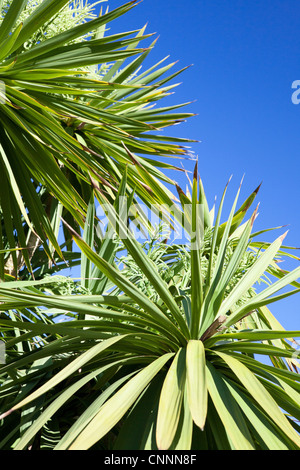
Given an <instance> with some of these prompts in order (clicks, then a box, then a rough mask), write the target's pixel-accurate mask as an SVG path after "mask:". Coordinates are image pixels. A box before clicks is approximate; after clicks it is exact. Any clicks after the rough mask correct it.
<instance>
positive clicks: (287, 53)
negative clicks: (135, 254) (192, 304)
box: [103, 0, 300, 329]
mask: <svg viewBox="0 0 300 470" xmlns="http://www.w3.org/2000/svg"><path fill="white" fill-rule="evenodd" d="M123 3H125V0H124V1H122V0H121V1H119V0H109V1H108V2H104V3H103V6H104V7H105V6H106V5H109V8H110V10H112V9H114V8H116V7H117V6H119V5H122V4H123ZM298 8H299V2H297V1H296V0H284V1H283V0H260V1H258V0H251V1H245V0H185V1H184V2H183V1H179V0H178V1H177V0H143V1H142V2H141V3H140V4H139V5H137V6H136V7H135V8H133V10H131V11H130V12H129V13H127V14H126V15H125V16H123V17H121V18H119V19H118V20H115V21H114V22H113V23H111V24H110V27H111V32H121V31H130V30H133V29H138V28H141V27H142V26H144V24H145V23H148V26H147V30H146V31H147V32H156V33H157V35H158V36H159V40H158V42H157V43H156V46H155V48H154V49H153V50H152V51H151V53H150V54H149V56H148V59H147V60H148V62H147V64H149V65H153V64H155V63H156V62H158V61H159V60H160V59H162V58H164V57H165V56H167V55H170V58H169V61H170V62H173V61H177V60H178V61H179V62H178V64H177V65H176V66H175V67H177V68H182V67H185V66H187V65H190V64H193V66H192V67H190V68H189V69H188V70H186V71H185V72H184V73H183V74H182V75H180V76H179V78H178V77H177V79H176V82H178V81H180V82H182V84H181V85H180V86H179V87H177V88H176V89H175V94H174V95H172V97H169V98H168V99H166V100H165V105H167V104H171V103H174V104H175V103H180V102H187V101H194V100H196V101H195V102H193V103H192V104H191V105H189V106H188V107H186V108H185V109H186V110H187V111H190V112H193V113H196V114H197V116H195V117H193V118H190V119H189V120H188V121H187V122H186V123H183V124H181V125H179V126H175V127H174V128H173V129H169V130H168V134H170V135H174V136H180V137H188V138H191V139H197V140H199V141H201V142H200V143H197V144H192V150H193V151H194V153H195V155H197V156H198V159H199V172H200V175H201V177H202V180H203V183H204V187H205V190H206V194H207V197H208V200H209V204H210V205H211V206H212V205H213V202H214V199H215V196H217V198H218V199H217V200H220V197H221V195H222V192H223V189H224V187H225V184H226V183H227V181H228V178H229V177H230V175H233V178H232V180H231V184H230V187H229V191H228V196H227V205H225V210H226V209H227V211H228V210H229V208H230V205H231V203H232V202H233V198H234V196H235V193H236V191H237V188H238V186H239V183H240V180H241V178H242V177H243V175H244V174H245V177H244V182H243V187H242V192H241V202H242V201H243V199H245V198H246V197H247V196H248V195H249V193H250V192H252V191H253V190H254V189H255V188H256V187H257V186H258V184H259V183H261V182H263V184H262V187H261V189H260V192H259V194H258V197H257V201H259V202H260V208H259V217H258V219H257V221H256V224H255V231H256V230H261V229H264V228H270V227H277V226H280V225H286V224H288V225H289V227H288V229H289V233H288V235H287V237H286V239H285V242H286V244H287V245H290V246H300V236H299V232H300V231H299V228H300V221H299V208H298V206H299V196H300V190H299V170H300V163H299V150H300V132H299V128H300V104H299V105H296V104H293V102H292V99H291V98H292V94H293V92H295V90H294V89H292V83H293V82H294V81H295V80H300V55H299V49H300V47H299V46H300V34H299V31H300V16H299V14H298ZM299 98H300V94H299ZM161 104H163V102H161ZM193 165H194V164H193V163H191V162H187V163H186V164H185V166H186V168H187V169H189V170H192V169H193ZM171 176H172V177H173V178H174V179H176V180H177V181H178V182H179V184H181V185H182V186H184V185H185V183H186V180H185V179H184V178H183V177H182V176H181V175H180V174H178V175H177V174H174V173H172V175H171ZM285 230H287V228H284V229H281V230H278V231H275V232H271V233H269V234H267V235H266V236H264V238H261V239H263V240H266V241H272V240H273V239H275V238H276V237H277V236H279V235H281V234H282V233H283V232H284V231H285ZM295 254H298V255H299V256H300V251H297V252H295ZM298 264H299V263H298ZM296 265H297V263H296V264H295V263H288V264H286V263H285V264H283V267H286V268H291V267H296ZM272 312H273V313H274V314H275V315H277V316H278V318H279V320H280V321H281V322H282V324H283V325H284V326H285V327H286V328H288V329H300V315H299V294H298V296H295V297H292V298H290V299H288V300H284V301H282V302H281V303H280V304H277V305H274V306H272Z"/></svg>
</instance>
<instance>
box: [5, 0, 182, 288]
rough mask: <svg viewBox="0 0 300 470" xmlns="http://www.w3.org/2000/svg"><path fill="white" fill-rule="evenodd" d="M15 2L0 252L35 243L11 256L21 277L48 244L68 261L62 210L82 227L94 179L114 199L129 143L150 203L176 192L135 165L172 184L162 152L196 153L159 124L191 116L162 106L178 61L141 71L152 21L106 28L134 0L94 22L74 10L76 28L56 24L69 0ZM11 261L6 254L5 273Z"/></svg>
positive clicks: (136, 177) (10, 13)
mask: <svg viewBox="0 0 300 470" xmlns="http://www.w3.org/2000/svg"><path fill="white" fill-rule="evenodd" d="M8 3H9V8H4V9H2V14H3V16H4V18H3V21H2V23H1V26H0V43H1V52H0V81H1V84H2V86H1V92H2V94H1V97H2V99H1V100H0V108H1V113H0V165H1V168H0V178H1V181H0V207H1V215H2V224H1V234H2V235H3V237H4V242H3V241H2V242H1V246H0V249H5V248H8V247H10V248H15V247H17V246H19V247H22V248H26V249H24V250H23V251H22V252H21V253H20V256H19V258H21V259H19V260H18V256H17V254H16V253H15V252H12V254H11V256H10V258H9V260H8V262H6V271H7V272H9V273H11V274H13V275H15V276H17V275H18V272H19V271H20V269H21V267H23V266H24V262H25V263H26V265H27V269H30V260H31V258H32V256H33V253H34V251H35V250H36V247H37V246H40V245H41V244H43V249H44V251H45V253H46V254H47V256H48V258H49V259H50V260H52V259H53V257H54V256H56V255H55V253H57V254H58V255H59V256H60V259H63V255H62V252H61V249H60V247H59V245H58V243H57V234H58V227H59V224H58V221H59V220H60V216H61V215H63V217H64V218H65V219H67V220H68V222H69V224H71V225H72V226H73V227H76V229H77V228H78V227H83V224H84V219H85V215H86V210H87V204H88V201H89V200H90V196H91V192H92V189H93V187H94V186H97V187H99V189H101V190H102V191H103V192H104V193H105V194H107V196H108V197H109V198H110V200H111V201H113V200H114V197H115V194H116V191H117V188H118V184H119V183H118V181H119V180H120V178H121V175H122V173H123V171H124V168H125V165H126V164H128V163H132V159H131V157H130V156H129V155H128V152H127V151H126V149H125V146H126V148H127V149H129V150H130V151H131V152H133V153H134V152H137V153H138V155H136V156H135V164H131V165H130V167H129V174H128V179H129V182H130V184H131V185H132V186H134V187H135V188H136V194H137V196H139V197H140V198H141V199H142V200H144V201H145V202H146V203H148V204H149V203H151V202H157V203H163V202H166V201H165V199H166V198H167V195H168V197H170V192H169V190H167V188H166V187H165V188H164V189H163V190H162V191H161V193H160V194H161V195H162V194H163V195H164V197H163V199H162V200H161V196H158V195H155V194H154V192H153V191H151V188H149V184H148V182H147V181H145V178H143V177H141V175H140V173H139V172H138V171H137V168H136V165H137V164H139V165H141V166H142V167H143V168H145V170H146V171H147V172H149V173H150V174H152V176H153V177H155V178H158V179H159V180H161V181H164V182H171V181H170V180H169V178H167V177H166V176H165V175H164V173H163V172H162V171H161V170H160V167H162V168H171V167H172V165H168V164H167V163H163V162H162V160H161V157H167V156H170V155H172V156H176V155H177V156H178V155H181V156H182V155H185V154H186V153H187V151H188V150H187V149H186V148H184V147H183V146H182V141H181V139H175V138H169V137H167V136H165V135H160V134H159V131H160V130H161V129H162V128H165V127H167V126H170V125H172V124H174V123H176V122H178V121H181V120H182V119H185V118H186V117H188V116H190V113H177V112H176V111H174V110H176V108H178V107H180V106H171V107H163V108H158V107H157V108H153V104H155V103H156V102H158V101H159V100H160V99H161V98H163V97H165V96H166V95H168V92H169V90H170V89H171V88H172V87H174V84H173V85H166V84H167V82H168V81H169V80H171V79H172V78H174V77H175V76H176V75H177V74H178V73H179V72H178V71H177V72H175V73H173V74H172V75H170V76H167V77H164V78H163V77H162V76H163V75H164V74H165V73H166V72H168V71H169V70H170V68H171V67H172V66H173V65H174V64H168V65H161V63H159V64H156V65H154V66H152V67H151V68H150V69H148V70H144V71H141V70H140V67H141V65H142V63H143V62H144V60H145V59H146V57H147V55H148V54H149V52H150V50H151V48H152V47H153V46H154V43H155V41H154V42H152V43H151V44H150V46H148V47H146V48H145V46H144V45H142V47H139V46H140V43H141V42H142V43H143V42H144V41H145V40H146V39H147V38H149V36H151V34H150V35H145V28H142V29H141V30H137V31H128V32H124V33H120V34H112V35H107V34H106V25H109V23H110V22H111V21H113V20H114V19H115V18H118V17H119V16H121V15H123V14H124V13H127V12H128V11H129V10H131V9H132V8H133V7H134V5H135V3H136V2H135V0H134V1H131V2H129V3H127V4H125V5H122V6H120V7H118V8H116V9H115V10H112V11H110V12H109V11H107V12H106V13H105V14H101V15H100V16H99V17H97V18H95V19H91V20H90V21H82V18H81V16H80V15H79V14H77V15H76V14H75V16H74V20H73V22H74V23H75V25H74V26H73V27H70V28H69V29H66V30H61V28H58V27H57V22H58V20H57V18H59V17H60V15H61V17H62V18H65V16H66V12H67V11H68V10H67V9H66V7H68V5H69V3H70V2H69V0H43V1H42V2H38V3H37V6H36V7H35V8H34V9H33V5H32V2H29V3H28V1H27V0H23V1H20V0H14V1H13V2H8ZM77 3H78V2H77ZM80 3H81V2H80ZM75 5H76V2H75ZM73 7H74V5H73ZM79 7H80V5H79V6H78V8H77V10H80V8H79ZM73 9H74V8H73ZM26 12H27V13H26ZM28 15H29V16H28ZM89 15H90V13H89ZM78 16H79V18H78ZM69 17H70V14H69V13H68V15H67V20H68V21H66V24H67V26H68V22H69ZM20 19H23V22H21V20H20ZM77 23H79V24H77ZM70 26H72V25H70ZM87 35H88V39H89V40H86V39H87V37H86V36H87ZM32 38H33V39H32ZM28 44H29V45H28ZM130 58H133V60H131V61H130V60H129V62H128V60H126V59H130ZM91 67H92V69H91ZM150 131H152V132H151V135H148V133H149V132H150ZM150 156H155V157H156V158H155V160H153V159H151V158H149V157H150ZM161 185H162V183H161ZM162 187H163V185H162ZM65 235H66V237H67V239H66V243H67V245H68V248H69V249H70V246H71V241H70V238H68V232H65ZM47 240H49V241H50V245H48V243H47ZM4 258H5V257H4V255H3V254H1V272H0V276H1V278H2V279H3V278H4V266H5V263H4Z"/></svg>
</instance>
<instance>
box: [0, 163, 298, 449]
mask: <svg viewBox="0 0 300 470" xmlns="http://www.w3.org/2000/svg"><path fill="white" fill-rule="evenodd" d="M127 178H128V174H127V172H126V171H125V173H124V176H123V179H122V181H121V184H120V189H119V192H118V196H117V202H118V197H119V198H120V197H121V196H122V197H125V195H126V194H127V193H126V187H127V181H128V180H127ZM95 192H96V193H97V192H98V189H95ZM196 194H197V198H198V185H197V181H196V180H194V188H193V194H192V201H193V202H194V205H195V201H196V200H197V198H196ZM99 199H100V202H101V204H108V199H107V198H106V197H104V196H103V197H102V198H100V197H99ZM132 200H133V199H132V194H131V195H130V196H129V197H128V202H129V204H130V202H132ZM236 203H237V198H235V201H234V204H233V207H232V210H231V211H230V217H229V219H228V220H229V222H228V223H227V225H226V226H225V230H224V232H223V235H222V238H221V240H220V243H219V242H218V240H217V238H216V233H218V229H219V227H220V224H219V220H220V217H219V216H220V214H221V210H218V216H217V225H216V226H215V227H212V228H211V227H207V229H208V230H207V231H206V232H204V234H203V237H202V242H201V243H200V244H196V245H194V244H192V242H193V239H191V244H190V245H188V244H187V245H178V246H176V245H166V244H165V243H160V242H159V241H158V240H156V241H155V243H154V242H153V243H152V244H151V243H150V248H149V250H148V251H147V250H145V246H144V245H141V243H140V242H139V241H138V240H136V239H134V237H132V236H130V233H131V232H130V228H128V227H127V225H126V223H125V222H124V220H123V219H122V218H121V217H120V216H119V214H118V212H117V211H116V207H114V206H113V205H111V207H110V211H109V213H110V222H111V223H112V225H115V226H116V233H118V234H119V235H121V234H123V235H124V234H126V235H127V238H124V239H123V242H124V243H123V245H122V246H123V248H126V255H125V260H126V261H125V265H126V267H125V268H124V267H122V266H120V267H119V266H118V261H117V258H114V255H112V253H113V252H114V250H116V241H114V242H113V241H112V240H111V239H110V238H109V236H108V234H110V235H111V234H112V228H111V226H110V225H109V226H108V227H107V233H106V235H107V237H108V238H107V239H105V234H104V238H103V240H100V241H99V240H98V241H97V243H99V244H100V246H97V247H96V244H95V243H94V241H95V239H94V235H95V230H94V226H93V224H92V220H93V219H94V214H93V204H92V201H91V202H90V205H89V211H88V217H87V218H86V226H85V229H84V233H83V238H82V237H81V236H80V235H79V234H77V233H76V232H75V231H74V230H73V229H72V228H71V227H70V228H69V230H70V232H71V234H72V237H73V239H74V240H75V242H76V243H77V244H78V246H79V247H80V249H81V252H82V257H83V271H82V272H83V275H84V276H90V275H91V273H94V272H98V273H100V272H101V274H102V276H104V277H106V278H107V279H108V283H104V282H101V283H96V284H92V283H90V282H89V279H86V280H84V282H83V283H81V282H79V283H77V284H78V286H80V288H81V289H87V288H88V289H89V290H84V291H83V292H81V293H80V292H77V291H76V290H75V286H76V283H75V282H74V281H72V282H73V289H74V292H73V293H70V294H69V295H66V294H65V293H64V292H62V291H61V292H60V291H59V290H58V289H59V285H60V284H59V283H60V282H61V279H62V278H61V277H57V278H56V277H55V276H54V277H50V278H46V279H45V280H38V281H17V282H5V283H2V285H1V288H0V300H1V309H2V311H3V314H2V315H1V316H0V325H1V331H2V338H3V339H4V341H5V346H6V354H7V363H6V364H4V365H3V366H2V367H1V368H0V380H1V387H0V408H1V412H2V415H1V418H2V419H3V432H4V433H5V435H4V434H3V436H2V440H1V441H0V446H1V448H3V449H6V448H16V449H25V448H27V446H28V445H29V443H30V442H37V436H38V434H39V433H40V432H41V433H42V435H45V436H47V432H48V427H47V426H48V424H49V423H48V422H49V420H52V419H53V420H58V422H59V423H60V427H61V435H60V437H57V436H56V438H55V439H54V443H53V446H52V447H53V448H57V449H61V450H62V449H64V450H67V449H70V450H71V449H94V448H97V449H103V448H106V446H107V444H106V442H107V441H106V440H107V439H108V438H110V439H112V440H113V442H115V444H113V446H114V448H116V449H117V448H118V445H119V446H120V448H122V449H128V448H130V447H131V448H132V447H135V446H136V448H138V449H148V450H151V449H152V450H153V449H157V448H158V449H169V450H178V449H180V450H189V449H195V450H196V449H204V448H210V449H235V450H236V449H240V450H248V449H276V450H277V449H293V450H294V449H299V448H300V442H299V433H298V431H299V429H298V427H297V423H296V420H298V419H299V418H300V408H299V393H300V379H299V374H297V373H295V372H294V371H293V369H292V368H293V367H296V365H297V362H296V360H295V354H296V349H295V347H294V346H295V343H293V341H294V340H293V338H294V337H296V338H297V337H299V336H300V332H299V331H285V330H284V329H283V328H282V327H281V326H280V324H279V323H278V322H277V321H276V319H274V317H272V315H271V313H270V312H269V311H268V309H267V307H266V305H268V303H270V299H271V301H274V300H280V299H283V298H285V297H287V296H288V295H292V294H294V293H296V292H298V290H299V289H298V283H297V278H298V277H299V268H298V269H295V270H294V271H292V272H290V273H285V274H284V275H283V273H281V276H280V277H279V279H278V280H277V281H276V282H274V283H273V284H272V285H269V286H268V287H266V288H265V289H262V290H260V291H259V292H258V293H256V291H255V287H253V286H255V283H256V282H257V281H259V280H260V278H261V276H262V274H263V273H264V272H265V271H267V270H268V269H269V266H270V264H271V263H272V262H273V260H274V257H276V254H277V253H278V250H279V249H280V245H281V243H282V237H279V238H277V240H275V242H274V243H273V244H271V245H269V246H267V247H266V249H265V250H264V251H263V250H261V253H260V254H259V255H257V254H255V253H254V252H253V251H252V250H251V243H252V238H251V230H252V226H253V224H254V220H255V214H256V213H255V212H254V213H253V216H252V217H251V219H250V220H249V221H248V222H247V223H246V225H245V224H244V222H243V221H241V226H243V229H242V230H238V229H239V227H237V228H236V229H235V234H236V235H237V234H239V238H232V233H231V230H230V227H231V226H232V224H231V222H232V220H233V218H234V214H235V206H236ZM222 204H223V201H221V206H222ZM116 206H117V205H116ZM190 209H192V210H190ZM189 210H190V212H189V215H190V217H191V219H190V222H191V224H190V227H191V228H195V227H196V221H195V218H196V217H198V216H199V213H198V212H197V211H196V210H195V207H194V208H189ZM119 242H120V243H121V242H122V239H121V238H120V239H119ZM108 243H110V248H109V249H107V246H108V245H107V244H108ZM232 246H233V249H232ZM193 250H196V251H197V252H196V256H195V253H193V252H192V251H193ZM249 253H251V256H250V255H249ZM154 254H155V257H154ZM112 256H113V257H112ZM249 256H250V257H249ZM192 258H193V262H192ZM211 258H213V259H211ZM245 259H246V260H248V261H247V262H248V264H247V263H246V264H245ZM154 260H155V261H156V263H154ZM185 260H188V262H187V263H185ZM191 263H193V265H192V266H193V269H191ZM197 263H201V271H200V270H199V269H197V266H198V264H197ZM241 266H242V269H240V268H241ZM170 269H171V271H169V270H170ZM199 273H200V274H201V276H202V281H201V282H202V290H201V291H200V290H196V289H194V290H192V288H191V287H192V284H193V283H194V282H195V284H196V286H199V280H198V279H197V276H198V275H199ZM216 279H217V282H216ZM142 280H143V282H141V281H142ZM85 281H88V282H87V283H85ZM290 284H291V285H293V286H294V289H293V290H291V291H288V292H284V294H280V291H281V289H282V288H284V287H287V286H288V285H290ZM100 287H101V290H100ZM93 289H95V290H93ZM74 294H75V295H74ZM197 295H198V296H199V298H198V299H197V298H196V296H197ZM171 296H172V301H171ZM192 299H193V302H194V307H193V308H191V306H192ZM195 305H201V306H202V309H201V312H199V311H198V310H197V309H196V308H195ZM200 313H201V315H202V316H201V321H202V322H201V324H200V323H199V319H200ZM61 314H64V315H65V317H67V318H68V320H69V321H66V319H67V318H65V321H64V322H62V323H60V322H58V321H56V318H57V317H58V315H61ZM51 315H54V318H52V317H51ZM179 315H180V317H179ZM245 315H246V316H247V317H246V318H243V317H244V316H245ZM195 325H198V329H197V328H195ZM250 325H251V326H250ZM192 328H193V335H192ZM256 354H260V355H264V356H265V357H269V358H270V359H271V363H272V365H267V364H264V363H262V362H259V361H258V360H257V359H256V358H255V357H256ZM25 384H26V387H27V388H26V387H25V388H24V385H25ZM82 394H83V396H88V399H87V402H85V400H82ZM86 394H87V395H86ZM41 400H42V401H41ZM29 406H30V408H31V410H32V414H31V418H30V421H26V411H25V410H26V409H27V408H26V407H29ZM17 410H24V411H23V412H22V416H21V417H20V419H19V418H18V414H17V413H18V411H17ZM69 415H70V418H68V419H69V421H68V426H67V427H66V426H65V424H64V421H63V416H69ZM135 422H136V423H137V427H136V429H135V427H134V426H135ZM24 426H25V427H24ZM27 426H28V427H27ZM22 429H24V430H25V431H24V433H22ZM200 429H201V430H200ZM130 430H132V433H131V431H130ZM115 434H116V440H115V441H114V439H115V437H113V436H115ZM129 434H130V436H129V437H128V438H127V436H128V435H129ZM109 436H110V437H109ZM47 442H48V441H47ZM48 444H49V443H48Z"/></svg>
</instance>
